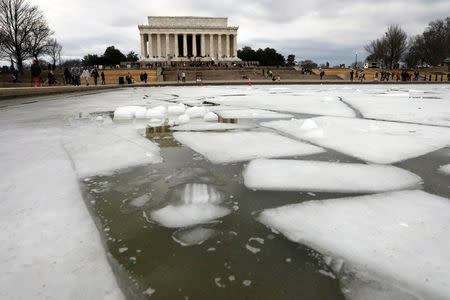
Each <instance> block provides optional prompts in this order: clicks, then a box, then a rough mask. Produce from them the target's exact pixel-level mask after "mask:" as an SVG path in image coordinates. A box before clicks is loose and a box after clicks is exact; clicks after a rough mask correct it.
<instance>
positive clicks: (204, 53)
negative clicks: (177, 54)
mask: <svg viewBox="0 0 450 300" xmlns="http://www.w3.org/2000/svg"><path fill="white" fill-rule="evenodd" d="M200 47H201V49H200V55H201V56H203V57H205V56H206V52H205V34H204V33H202V35H201V36H200Z"/></svg>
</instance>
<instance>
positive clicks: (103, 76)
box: [100, 71, 105, 85]
mask: <svg viewBox="0 0 450 300" xmlns="http://www.w3.org/2000/svg"><path fill="white" fill-rule="evenodd" d="M100 76H101V77H102V85H105V73H104V72H103V71H102V74H100Z"/></svg>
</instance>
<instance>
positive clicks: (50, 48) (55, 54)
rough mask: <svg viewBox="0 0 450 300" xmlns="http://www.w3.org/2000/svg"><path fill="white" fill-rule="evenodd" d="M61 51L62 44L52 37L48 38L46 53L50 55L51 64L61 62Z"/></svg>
mask: <svg viewBox="0 0 450 300" xmlns="http://www.w3.org/2000/svg"><path fill="white" fill-rule="evenodd" d="M61 51H62V46H61V44H60V43H58V41H57V40H56V39H55V38H53V39H50V40H49V41H48V43H47V54H48V55H49V56H50V57H51V59H52V61H53V65H56V62H58V63H59V64H61Z"/></svg>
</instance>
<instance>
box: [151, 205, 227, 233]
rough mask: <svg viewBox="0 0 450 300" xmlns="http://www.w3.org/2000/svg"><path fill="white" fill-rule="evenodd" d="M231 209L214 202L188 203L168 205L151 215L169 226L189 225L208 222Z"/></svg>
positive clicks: (224, 214)
mask: <svg viewBox="0 0 450 300" xmlns="http://www.w3.org/2000/svg"><path fill="white" fill-rule="evenodd" d="M230 212H231V211H230V210H229V209H228V208H226V207H222V206H218V205H214V204H209V203H205V204H186V205H178V206H174V205H168V206H165V207H163V208H161V209H159V210H155V211H152V212H151V214H150V217H151V218H152V219H153V220H154V221H156V222H158V223H159V224H161V225H162V226H165V227H169V228H178V227H187V226H192V225H196V224H202V223H208V222H211V221H213V220H215V219H218V218H221V217H224V216H226V215H228V214H229V213H230Z"/></svg>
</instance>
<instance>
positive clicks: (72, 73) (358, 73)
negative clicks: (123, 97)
mask: <svg viewBox="0 0 450 300" xmlns="http://www.w3.org/2000/svg"><path fill="white" fill-rule="evenodd" d="M198 64H200V65H197V63H196V62H194V63H192V64H191V65H190V66H191V67H197V66H203V65H204V64H206V66H212V65H210V64H211V63H210V62H206V63H205V62H198ZM214 66H220V65H218V64H215V65H214ZM163 72H164V69H163V68H162V71H161V74H163ZM301 73H302V74H308V73H309V74H312V70H310V69H306V68H302V69H301ZM244 76H245V75H243V78H244ZM262 76H264V77H265V78H267V79H272V80H273V81H276V80H278V81H279V80H280V76H274V74H273V72H272V70H270V69H262ZM319 76H320V79H321V80H322V79H323V77H324V76H325V71H324V70H322V69H321V68H319ZM31 77H32V82H33V85H34V86H35V87H36V86H42V84H43V83H44V80H43V77H42V69H41V67H40V66H39V64H38V63H37V61H33V64H32V66H31ZM90 77H92V78H93V81H94V85H97V84H98V81H99V79H101V84H102V85H104V84H106V82H105V73H104V72H103V71H101V72H99V71H98V69H97V68H96V67H94V68H91V69H89V68H86V67H84V68H81V67H79V66H78V65H77V64H75V65H74V66H73V67H72V68H70V70H69V68H67V67H66V68H65V69H64V77H63V78H64V82H63V83H64V84H66V85H70V84H71V85H75V86H80V85H81V79H83V81H84V83H85V85H86V86H88V85H89V78H90ZM245 77H246V76H245ZM445 77H447V78H446V80H448V81H450V73H448V74H446V76H445ZM12 78H13V82H17V81H18V74H17V71H16V72H15V73H13V75H12ZM147 79H148V74H147V73H146V72H141V73H140V81H141V82H144V83H147ZM125 80H126V82H127V83H128V84H133V83H135V80H134V78H133V76H132V75H131V73H130V72H128V73H127V75H126V77H125ZM350 80H351V81H353V80H360V81H364V80H366V72H365V71H364V69H360V70H358V69H356V70H355V69H351V70H350ZM373 80H374V81H385V82H388V81H419V80H425V81H444V74H441V73H439V74H438V73H434V74H425V75H423V77H422V78H421V76H420V73H419V71H417V70H416V71H414V72H408V71H407V70H402V71H389V70H381V71H378V70H376V71H375V72H374V75H373ZM177 81H178V82H180V81H181V82H185V81H186V73H185V72H184V71H182V72H180V71H177ZM47 83H48V85H54V84H58V81H57V79H56V76H55V74H54V67H53V66H52V65H51V64H49V67H48V73H47ZM122 83H124V82H123V77H122Z"/></svg>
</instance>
